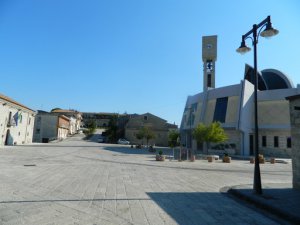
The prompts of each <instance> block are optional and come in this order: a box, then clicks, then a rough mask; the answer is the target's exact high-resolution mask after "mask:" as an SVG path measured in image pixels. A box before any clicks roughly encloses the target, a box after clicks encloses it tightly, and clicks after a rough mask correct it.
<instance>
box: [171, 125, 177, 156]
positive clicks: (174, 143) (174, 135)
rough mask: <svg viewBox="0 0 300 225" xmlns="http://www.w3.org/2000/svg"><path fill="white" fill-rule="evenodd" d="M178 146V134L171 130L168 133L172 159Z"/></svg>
mask: <svg viewBox="0 0 300 225" xmlns="http://www.w3.org/2000/svg"><path fill="white" fill-rule="evenodd" d="M178 145H179V132H178V131H177V130H171V131H170V132H169V146H170V147H171V148H172V150H173V157H174V148H175V147H176V146H178Z"/></svg>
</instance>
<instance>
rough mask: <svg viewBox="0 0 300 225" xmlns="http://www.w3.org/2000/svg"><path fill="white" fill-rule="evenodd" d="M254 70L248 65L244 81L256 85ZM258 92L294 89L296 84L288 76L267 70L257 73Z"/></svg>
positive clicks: (277, 71)
mask: <svg viewBox="0 0 300 225" xmlns="http://www.w3.org/2000/svg"><path fill="white" fill-rule="evenodd" d="M253 75H254V69H253V67H251V66H249V65H247V64H246V66H245V75H244V79H246V80H248V81H249V82H251V83H252V84H254V76H253ZM257 75H258V76H257V77H258V90H260V91H264V90H274V89H288V88H294V84H293V82H292V81H291V79H290V78H288V76H287V75H285V74H284V73H282V72H280V71H279V70H275V69H266V70H262V71H261V72H259V71H258V72H257Z"/></svg>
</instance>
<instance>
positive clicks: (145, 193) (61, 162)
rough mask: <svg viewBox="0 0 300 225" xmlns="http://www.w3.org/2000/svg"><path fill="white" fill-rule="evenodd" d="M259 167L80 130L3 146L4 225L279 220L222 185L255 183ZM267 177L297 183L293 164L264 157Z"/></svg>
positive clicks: (0, 203)
mask: <svg viewBox="0 0 300 225" xmlns="http://www.w3.org/2000/svg"><path fill="white" fill-rule="evenodd" d="M163 151H164V152H165V154H170V152H171V150H170V149H166V148H164V149H163ZM24 165H27V166H24ZM28 165H31V166H28ZM33 165H34V166H33ZM253 170H254V167H253V165H252V164H250V163H249V161H246V160H239V159H236V160H234V159H233V160H232V162H231V163H222V162H221V161H220V160H216V161H215V162H213V163H208V162H207V160H196V161H195V162H190V161H183V162H178V161H177V160H171V161H169V160H166V161H164V162H158V161H155V154H154V153H149V152H148V151H147V149H132V148H130V146H125V145H114V144H103V143H97V142H93V141H88V140H82V136H80V135H77V136H74V137H72V138H69V139H67V140H65V141H63V142H56V143H47V144H46V143H45V144H33V145H24V146H9V147H3V148H0V181H1V182H0V224H1V225H19V224H26V225H27V224H30V225H33V224H36V225H48V224H56V225H57V224H58V225H75V224H76V225H78V224H82V225H95V224H97V225H98V224H99V225H100V224H101V225H103V224H105V225H106V224H107V225H111V224H114V225H118V224H124V225H127V224H130V225H132V224H137V225H141V224H146V225H159V224H164V225H193V224H195V225H199V224H205V225H207V224H246V225H247V224H251V225H252V224H259V225H261V224H266V225H267V224H280V223H281V221H277V220H276V219H275V220H274V218H272V217H269V216H268V215H265V214H264V213H261V211H258V210H255V209H252V208H249V207H247V205H246V204H244V203H240V202H237V201H235V200H234V199H232V198H229V197H228V196H227V195H224V194H223V193H221V192H220V189H222V188H223V187H232V186H236V185H242V184H250V183H251V182H252V180H253ZM261 177H262V182H263V183H264V184H268V183H272V182H273V183H282V182H284V183H291V182H292V169H291V164H290V163H287V164H279V163H277V164H269V163H266V164H264V165H262V166H261Z"/></svg>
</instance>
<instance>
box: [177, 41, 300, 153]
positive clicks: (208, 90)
mask: <svg viewBox="0 0 300 225" xmlns="http://www.w3.org/2000/svg"><path fill="white" fill-rule="evenodd" d="M202 58H203V62H204V75H203V76H204V79H203V85H204V86H203V92H201V93H198V94H196V95H193V96H189V97H188V98H187V102H186V105H185V110H184V113H183V117H182V122H181V139H182V142H183V143H184V144H186V145H187V147H192V148H193V149H202V145H201V144H200V143H196V141H195V140H193V139H192V138H191V129H193V128H195V127H196V126H197V124H199V123H204V124H206V125H208V124H210V123H212V122H214V121H219V122H220V123H221V125H222V127H223V128H224V130H225V132H226V133H227V135H228V137H229V139H228V141H227V146H231V147H232V148H234V150H235V154H238V155H253V153H254V103H253V102H254V100H253V98H254V85H253V77H254V70H253V68H251V67H250V66H248V65H246V67H245V73H244V80H242V81H241V82H240V83H239V84H235V85H230V86H226V87H220V88H215V62H216V59H217V36H208V37H203V41H202ZM299 94H300V86H299V85H298V87H294V85H293V83H292V81H291V80H290V79H289V78H288V76H287V75H285V74H283V73H282V72H280V71H278V70H275V69H266V70H262V71H261V72H258V129H259V132H258V133H259V140H258V141H259V150H260V152H261V153H262V154H265V155H267V156H268V155H269V156H282V157H290V156H291V146H292V139H291V125H290V114H289V102H288V100H286V97H288V96H293V95H299ZM191 142H192V143H191Z"/></svg>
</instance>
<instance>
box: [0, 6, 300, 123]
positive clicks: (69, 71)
mask: <svg viewBox="0 0 300 225" xmlns="http://www.w3.org/2000/svg"><path fill="white" fill-rule="evenodd" d="M268 15H271V19H272V23H273V26H274V28H276V29H278V30H279V31H280V33H279V35H277V36H275V37H273V38H271V39H269V40H268V39H264V38H260V39H259V44H258V69H259V70H262V69H267V68H274V69H278V70H281V71H282V72H284V73H285V74H287V75H288V76H289V77H290V78H291V79H292V80H293V82H294V84H295V85H297V84H299V83H300V69H299V65H300V56H299V54H300V45H299V40H300V1H298V0H272V1H263V0H252V1H240V0H236V1H235V0H231V1H230V0H228V1H218V0H216V1H213V0H210V1H201V0H195V1H191V0H26V1H24V0H0V78H1V83H0V93H2V94H4V95H7V96H9V97H11V98H13V99H15V100H16V101H18V102H20V103H22V104H24V105H26V106H28V107H30V108H32V109H34V110H38V109H42V110H46V111H50V110H51V109H52V108H55V107H59V108H63V109H69V108H71V109H77V110H79V111H82V112H116V113H124V112H127V113H139V114H142V113H146V112H150V113H152V114H154V115H157V116H159V117H162V118H163V119H166V120H167V121H168V122H170V123H173V122H175V123H176V124H180V121H181V116H182V113H183V110H184V106H185V101H186V99H187V96H188V95H194V94H197V93H199V92H201V91H202V86H203V85H202V76H203V72H202V71H203V63H202V53H201V39H202V36H205V35H218V59H217V63H216V86H217V87H221V86H227V85H231V84H236V83H239V82H240V80H241V79H243V75H244V67H245V63H248V64H250V65H253V51H251V52H250V53H248V54H246V55H243V56H241V55H239V54H238V53H236V52H235V50H236V48H237V47H239V45H240V42H241V36H242V35H243V34H245V33H246V32H247V31H249V30H250V29H251V28H252V25H253V24H255V23H259V22H261V21H262V20H263V19H265V18H266V17H267V16H268ZM247 44H248V45H249V47H251V43H250V42H247Z"/></svg>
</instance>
